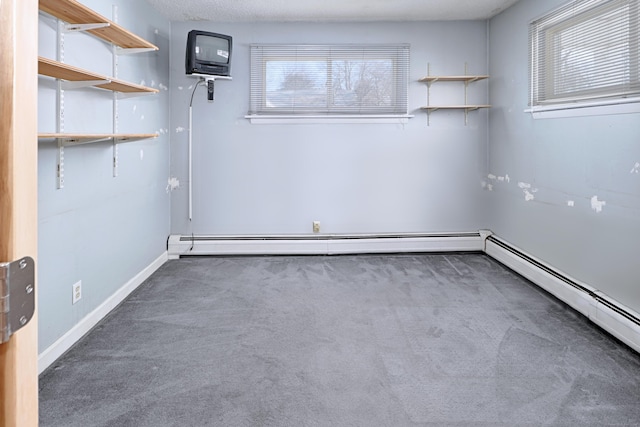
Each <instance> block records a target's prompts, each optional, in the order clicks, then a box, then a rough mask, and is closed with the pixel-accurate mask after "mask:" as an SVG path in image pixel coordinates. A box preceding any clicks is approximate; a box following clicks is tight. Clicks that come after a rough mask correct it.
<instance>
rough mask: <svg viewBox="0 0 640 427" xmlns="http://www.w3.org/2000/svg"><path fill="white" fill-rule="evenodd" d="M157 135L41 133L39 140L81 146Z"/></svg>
mask: <svg viewBox="0 0 640 427" xmlns="http://www.w3.org/2000/svg"><path fill="white" fill-rule="evenodd" d="M157 137H158V134H157V133H39V134H38V139H39V140H47V139H53V140H57V141H60V142H62V143H63V145H81V144H91V143H94V142H101V141H109V140H113V141H114V142H116V143H125V142H133V141H139V140H141V139H153V138H157Z"/></svg>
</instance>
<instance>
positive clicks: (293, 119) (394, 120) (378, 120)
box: [244, 114, 414, 125]
mask: <svg viewBox="0 0 640 427" xmlns="http://www.w3.org/2000/svg"><path fill="white" fill-rule="evenodd" d="M413 117H414V116H413V115H410V114H403V115H395V114H390V115H340V116H336V115H333V116H328V115H318V116H309V115H307V116H302V115H297V116H294V115H287V114H270V115H266V114H251V115H246V116H244V118H245V119H249V120H250V121H251V124H253V125H280V124H299V125H301V124H316V123H323V124H353V123H360V124H406V123H408V122H409V119H411V118H413Z"/></svg>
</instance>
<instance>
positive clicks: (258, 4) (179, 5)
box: [147, 0, 518, 22]
mask: <svg viewBox="0 0 640 427" xmlns="http://www.w3.org/2000/svg"><path fill="white" fill-rule="evenodd" d="M517 1H518V0H147V2H148V3H150V4H151V5H152V6H154V7H155V8H156V9H158V10H159V11H160V12H161V13H163V14H164V15H166V16H167V17H169V19H171V20H172V21H217V22H257V21H272V22H273V21H322V22H340V21H440V20H447V21H449V20H469V19H471V20H477V19H480V20H483V19H487V18H490V17H492V16H494V15H496V14H498V13H500V12H502V11H503V10H505V9H506V8H508V7H509V6H511V5H512V4H514V3H516V2H517Z"/></svg>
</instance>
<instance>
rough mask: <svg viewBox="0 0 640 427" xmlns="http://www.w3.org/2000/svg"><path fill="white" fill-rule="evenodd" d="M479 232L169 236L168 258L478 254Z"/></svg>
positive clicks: (481, 242)
mask: <svg viewBox="0 0 640 427" xmlns="http://www.w3.org/2000/svg"><path fill="white" fill-rule="evenodd" d="M483 248H484V236H483V234H482V232H468V233H434V234H375V235H373V234H355V235H347V234H333V235H321V236H313V235H299V236H297V235H296V236H193V237H192V236H181V235H172V236H170V237H169V245H168V252H169V259H176V258H179V257H181V256H189V255H337V254H359V253H402V252H405V253H406V252H451V251H482V250H483Z"/></svg>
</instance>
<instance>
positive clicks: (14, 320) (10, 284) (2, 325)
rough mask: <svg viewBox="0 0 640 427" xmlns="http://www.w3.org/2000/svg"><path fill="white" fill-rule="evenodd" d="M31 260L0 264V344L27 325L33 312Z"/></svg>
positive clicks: (33, 297)
mask: <svg viewBox="0 0 640 427" xmlns="http://www.w3.org/2000/svg"><path fill="white" fill-rule="evenodd" d="M35 295H36V292H35V264H34V261H33V258H31V257H24V258H21V259H19V260H17V261H13V262H7V263H0V343H4V342H7V341H9V338H10V337H11V335H13V334H14V333H15V332H16V331H17V330H18V329H20V328H22V327H23V326H24V325H26V324H27V323H29V320H31V318H32V317H33V312H34V311H35V307H36V303H35V301H36V300H35Z"/></svg>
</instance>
